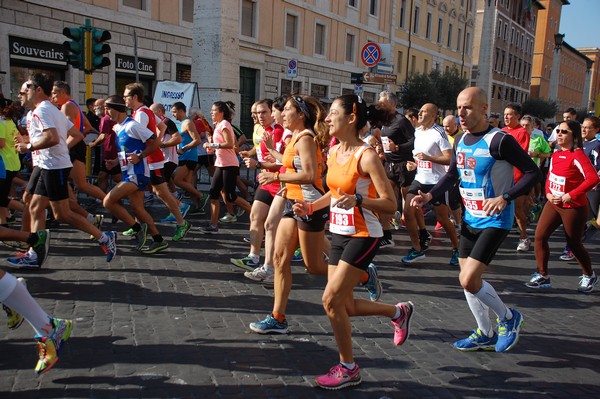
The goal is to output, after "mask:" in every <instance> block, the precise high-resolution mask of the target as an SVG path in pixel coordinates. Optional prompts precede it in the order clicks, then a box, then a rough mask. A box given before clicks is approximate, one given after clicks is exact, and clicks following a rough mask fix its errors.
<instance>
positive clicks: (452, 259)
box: [449, 249, 459, 266]
mask: <svg viewBox="0 0 600 399" xmlns="http://www.w3.org/2000/svg"><path fill="white" fill-rule="evenodd" d="M449 263H450V266H458V265H459V262H458V249H453V250H452V256H450V262H449Z"/></svg>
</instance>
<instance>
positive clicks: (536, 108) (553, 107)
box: [522, 97, 558, 119]
mask: <svg viewBox="0 0 600 399" xmlns="http://www.w3.org/2000/svg"><path fill="white" fill-rule="evenodd" d="M522 106H523V115H526V114H527V115H532V116H537V117H538V118H540V119H552V118H554V117H555V116H556V114H557V113H558V104H557V103H556V101H554V100H545V99H543V98H539V97H538V98H529V99H527V100H525V102H523V105H522Z"/></svg>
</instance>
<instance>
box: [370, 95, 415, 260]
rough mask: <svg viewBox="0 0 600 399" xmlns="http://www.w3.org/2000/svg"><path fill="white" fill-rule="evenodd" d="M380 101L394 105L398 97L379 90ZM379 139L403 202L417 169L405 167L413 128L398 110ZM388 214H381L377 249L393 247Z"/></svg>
mask: <svg viewBox="0 0 600 399" xmlns="http://www.w3.org/2000/svg"><path fill="white" fill-rule="evenodd" d="M379 102H380V103H385V104H387V105H388V106H390V107H394V108H396V107H397V97H396V95H395V94H394V93H391V92H389V91H382V92H381V93H380V94H379ZM381 141H382V144H383V151H384V153H385V163H384V167H385V171H386V173H387V177H388V179H390V181H391V183H392V186H393V187H394V191H395V192H396V193H398V194H400V195H402V204H404V198H405V196H406V192H407V191H408V186H410V184H411V183H412V182H413V180H414V178H415V173H416V171H412V172H409V171H408V170H407V169H406V161H409V160H412V159H413V154H412V151H413V148H414V142H415V128H414V127H413V125H412V124H411V123H410V121H409V120H408V119H406V117H405V116H404V115H402V114H401V113H400V112H397V113H396V119H394V121H393V122H392V123H391V124H390V125H389V126H384V127H383V128H382V129H381ZM399 209H402V207H400V208H399ZM391 216H392V215H381V225H382V226H383V238H382V239H381V241H380V248H386V247H393V246H394V241H393V240H392V231H391V226H390V222H389V219H390V217H391Z"/></svg>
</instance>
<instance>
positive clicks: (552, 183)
mask: <svg viewBox="0 0 600 399" xmlns="http://www.w3.org/2000/svg"><path fill="white" fill-rule="evenodd" d="M566 181H567V179H566V178H565V177H564V176H557V175H555V174H554V173H552V172H550V174H549V176H548V188H549V189H550V192H551V193H552V195H554V196H556V197H562V196H563V195H564V194H565V183H566Z"/></svg>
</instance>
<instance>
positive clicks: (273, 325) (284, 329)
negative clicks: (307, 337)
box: [250, 315, 289, 334]
mask: <svg viewBox="0 0 600 399" xmlns="http://www.w3.org/2000/svg"><path fill="white" fill-rule="evenodd" d="M250 329H251V330H252V331H254V332H255V333H259V334H268V333H277V334H287V333H288V331H289V330H288V323H287V320H284V321H282V322H281V323H280V322H278V321H277V320H276V319H275V318H274V317H273V316H272V315H268V316H267V318H266V319H264V320H263V321H259V322H256V323H250Z"/></svg>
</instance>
